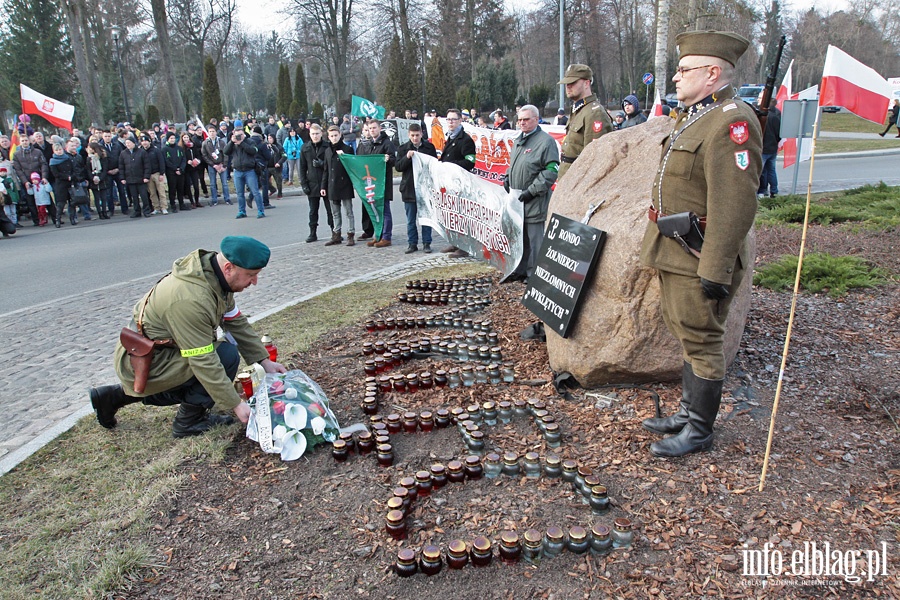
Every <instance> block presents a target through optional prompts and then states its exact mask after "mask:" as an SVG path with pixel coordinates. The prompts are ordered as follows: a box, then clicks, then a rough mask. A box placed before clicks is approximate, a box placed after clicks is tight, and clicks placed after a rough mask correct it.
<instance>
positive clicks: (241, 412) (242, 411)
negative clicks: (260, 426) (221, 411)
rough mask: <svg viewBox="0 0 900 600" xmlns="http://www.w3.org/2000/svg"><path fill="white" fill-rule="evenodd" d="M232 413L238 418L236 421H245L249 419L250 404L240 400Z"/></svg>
mask: <svg viewBox="0 0 900 600" xmlns="http://www.w3.org/2000/svg"><path fill="white" fill-rule="evenodd" d="M234 415H235V416H236V417H237V418H238V421H240V422H241V423H246V422H247V421H248V420H249V419H250V405H249V404H247V403H246V402H241V403H240V404H238V405H237V406H235V407H234Z"/></svg>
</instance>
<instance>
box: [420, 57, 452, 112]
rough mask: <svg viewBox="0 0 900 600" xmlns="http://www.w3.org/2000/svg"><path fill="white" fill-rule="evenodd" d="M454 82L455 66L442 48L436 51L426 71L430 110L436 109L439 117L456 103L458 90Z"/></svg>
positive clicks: (426, 90)
mask: <svg viewBox="0 0 900 600" xmlns="http://www.w3.org/2000/svg"><path fill="white" fill-rule="evenodd" d="M452 82H453V65H452V64H451V62H450V57H449V56H447V53H446V51H444V49H443V48H442V47H440V46H438V47H436V48H435V49H434V52H432V54H431V58H430V59H429V60H428V68H427V69H426V71H425V93H426V99H427V100H426V101H427V102H428V109H429V110H430V109H434V110H436V111H437V112H438V114H439V115H443V114H445V113H446V112H447V109H448V108H451V107H452V106H453V104H454V103H455V102H456V89H455V86H454V85H453V84H452Z"/></svg>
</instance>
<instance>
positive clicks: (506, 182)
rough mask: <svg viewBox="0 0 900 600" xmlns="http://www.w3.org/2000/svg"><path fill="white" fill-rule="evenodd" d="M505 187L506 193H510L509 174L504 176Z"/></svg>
mask: <svg viewBox="0 0 900 600" xmlns="http://www.w3.org/2000/svg"><path fill="white" fill-rule="evenodd" d="M503 189H504V190H506V193H507V194H508V193H509V175H504V176H503Z"/></svg>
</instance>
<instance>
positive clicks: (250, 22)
mask: <svg viewBox="0 0 900 600" xmlns="http://www.w3.org/2000/svg"><path fill="white" fill-rule="evenodd" d="M752 1H753V0H751V2H752ZM755 1H756V2H757V3H759V2H761V1H762V0H755ZM767 1H768V0H767ZM533 4H534V3H533V0H506V5H507V6H510V7H516V6H523V5H524V6H532V5H533ZM286 5H287V2H286V1H285V0H237V6H238V15H237V16H238V19H239V20H240V22H241V24H242V25H243V26H244V28H245V29H246V30H247V31H248V32H250V33H268V32H270V31H272V30H273V29H274V30H276V31H277V30H279V29H282V26H283V17H282V15H281V14H280V13H279V11H281V10H283V9H284V7H285V6H286ZM849 5H850V0H783V1H782V10H786V11H789V12H798V11H801V10H808V9H810V8H818V9H819V10H821V11H822V12H823V13H826V14H831V13H833V12H835V11H837V10H841V9H846V8H847V7H848V6H849ZM554 16H555V15H554ZM548 17H549V15H548Z"/></svg>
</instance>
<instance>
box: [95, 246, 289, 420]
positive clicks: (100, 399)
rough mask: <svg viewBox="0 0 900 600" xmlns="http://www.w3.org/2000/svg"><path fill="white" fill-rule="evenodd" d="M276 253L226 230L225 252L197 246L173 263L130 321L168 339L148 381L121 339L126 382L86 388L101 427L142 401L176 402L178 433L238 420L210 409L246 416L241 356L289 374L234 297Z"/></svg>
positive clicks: (120, 365)
mask: <svg viewBox="0 0 900 600" xmlns="http://www.w3.org/2000/svg"><path fill="white" fill-rule="evenodd" d="M270 254H271V252H270V251H269V249H268V248H267V247H266V246H265V245H264V244H263V243H262V242H259V241H258V240H255V239H253V238H249V237H244V236H228V237H226V238H225V239H223V240H222V244H221V251H220V252H210V251H207V250H195V251H193V252H191V253H190V254H188V255H187V256H185V257H183V258H180V259H178V260H176V261H175V263H174V264H173V265H172V272H171V273H169V274H168V275H166V276H165V277H163V278H162V279H161V280H160V281H159V282H158V283H157V284H156V285H154V286H153V288H152V289H151V290H150V291H149V292H147V294H145V295H144V297H143V298H141V299H140V300H139V301H138V303H137V304H135V306H134V309H133V310H132V318H133V320H132V323H131V326H130V327H131V328H132V329H135V328H136V327H135V323H140V324H141V329H140V330H138V331H137V333H138V334H140V335H141V336H142V337H146V338H148V339H151V340H160V341H161V340H170V341H169V342H168V343H166V344H164V345H157V346H156V348H155V350H154V352H153V357H152V361H151V363H150V369H149V374H148V376H147V380H146V383H145V384H144V385H143V386H136V385H135V372H134V368H133V367H132V363H131V357H129V355H128V353H127V351H126V349H125V347H124V346H123V345H122V343H121V342H119V343H117V344H116V349H115V353H114V355H113V363H114V366H115V369H116V375H117V376H118V378H119V381H120V383H119V384H117V385H105V386H101V387H97V388H91V389H90V390H89V393H88V396H89V398H90V401H91V405H92V406H93V408H94V411H95V412H96V415H97V421H98V422H99V423H100V425H101V426H103V427H105V428H107V429H112V428H113V427H115V426H116V423H117V421H116V413H117V412H118V411H119V410H120V409H122V408H123V407H125V406H127V405H129V404H135V403H138V402H143V403H144V404H146V405H150V406H172V405H175V404H178V405H179V407H178V413H177V414H176V416H175V421H174V422H173V424H172V435H173V436H174V437H176V438H183V437H188V436H193V435H200V434H202V433H204V432H206V431H208V430H209V429H211V428H212V427H214V426H216V425H220V424H231V423H233V422H234V419H232V418H231V417H230V416H226V415H212V414H209V410H210V409H211V408H213V407H217V408H219V409H223V410H229V411H233V412H234V414H235V416H236V417H237V418H238V420H240V421H241V422H242V423H246V422H247V420H248V419H249V417H250V407H249V406H248V405H247V402H246V401H245V400H244V399H242V398H241V397H240V396H239V395H238V393H237V392H236V391H235V389H234V384H233V381H234V377H235V376H236V375H237V370H238V366H239V365H240V361H241V356H243V357H244V360H246V361H247V364H251V363H254V362H258V363H259V364H260V366H261V367H262V368H263V369H264V370H265V371H266V372H268V373H284V372H286V369H285V368H284V367H283V366H282V365H280V364H279V363H277V362H274V361H272V360H270V359H269V353H268V351H267V350H266V348H265V346H263V344H262V342H260V341H259V340H260V338H259V334H258V333H256V332H255V331H254V330H253V327H252V326H251V325H250V322H249V321H248V320H247V317H246V316H245V315H243V314H241V311H240V309H239V308H238V306H237V304H236V303H235V299H234V295H235V294H236V293H238V292H241V291H243V290H246V289H247V288H249V287H250V286H252V285H255V284H256V282H257V278H258V277H259V274H260V271H262V269H263V268H264V267H265V266H266V265H267V264H268V261H269V256H270ZM219 327H221V328H222V329H223V330H224V331H225V333H226V334H227V339H225V340H223V341H221V342H219V341H218V340H217V335H216V331H217V329H218V328H219ZM232 340H233V341H232ZM135 387H138V388H139V389H140V391H138V390H136V389H135Z"/></svg>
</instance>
